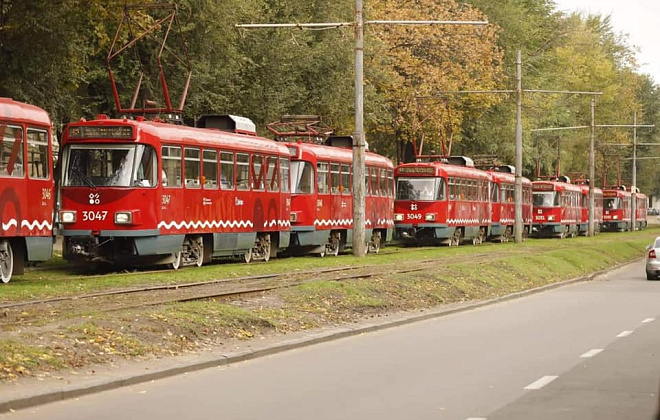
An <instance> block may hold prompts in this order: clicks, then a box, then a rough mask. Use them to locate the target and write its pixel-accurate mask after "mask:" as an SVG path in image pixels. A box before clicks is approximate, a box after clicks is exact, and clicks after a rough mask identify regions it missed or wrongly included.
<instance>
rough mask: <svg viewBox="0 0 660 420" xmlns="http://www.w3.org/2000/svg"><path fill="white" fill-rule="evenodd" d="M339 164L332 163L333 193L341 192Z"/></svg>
mask: <svg viewBox="0 0 660 420" xmlns="http://www.w3.org/2000/svg"><path fill="white" fill-rule="evenodd" d="M339 179H340V178H339V164H338V163H331V164H330V188H331V191H332V193H333V194H339V185H340V182H339Z"/></svg>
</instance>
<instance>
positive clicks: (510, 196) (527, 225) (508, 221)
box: [488, 165, 532, 242]
mask: <svg viewBox="0 0 660 420" xmlns="http://www.w3.org/2000/svg"><path fill="white" fill-rule="evenodd" d="M488 173H490V175H491V177H492V183H491V190H490V201H491V203H492V219H491V222H492V224H491V228H490V236H489V239H490V240H496V241H500V242H507V241H509V240H511V238H512V237H513V233H514V231H513V229H514V226H515V214H516V208H515V202H514V194H515V184H516V176H515V168H514V167H513V166H509V165H507V166H498V167H495V168H492V169H491V170H489V171H488ZM522 187H523V207H522V209H523V211H522V216H523V237H527V236H528V235H529V232H530V231H531V229H532V181H530V180H529V179H528V178H523V179H522Z"/></svg>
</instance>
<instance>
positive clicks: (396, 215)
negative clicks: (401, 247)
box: [394, 213, 403, 222]
mask: <svg viewBox="0 0 660 420" xmlns="http://www.w3.org/2000/svg"><path fill="white" fill-rule="evenodd" d="M394 221H395V222H403V213H394Z"/></svg>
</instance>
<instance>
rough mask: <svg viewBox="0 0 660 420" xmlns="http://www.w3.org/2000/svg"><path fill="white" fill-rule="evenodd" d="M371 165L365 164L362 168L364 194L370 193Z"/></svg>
mask: <svg viewBox="0 0 660 420" xmlns="http://www.w3.org/2000/svg"><path fill="white" fill-rule="evenodd" d="M370 179H371V167H369V166H367V167H365V168H364V195H365V196H367V195H371V182H369V180H370Z"/></svg>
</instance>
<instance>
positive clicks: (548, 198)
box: [532, 191, 559, 207]
mask: <svg viewBox="0 0 660 420" xmlns="http://www.w3.org/2000/svg"><path fill="white" fill-rule="evenodd" d="M532 203H533V205H534V206H535V207H553V206H555V207H556V206H559V193H558V192H557V191H543V192H537V191H535V192H534V193H533V194H532Z"/></svg>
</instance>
